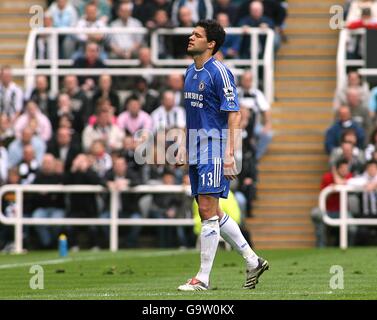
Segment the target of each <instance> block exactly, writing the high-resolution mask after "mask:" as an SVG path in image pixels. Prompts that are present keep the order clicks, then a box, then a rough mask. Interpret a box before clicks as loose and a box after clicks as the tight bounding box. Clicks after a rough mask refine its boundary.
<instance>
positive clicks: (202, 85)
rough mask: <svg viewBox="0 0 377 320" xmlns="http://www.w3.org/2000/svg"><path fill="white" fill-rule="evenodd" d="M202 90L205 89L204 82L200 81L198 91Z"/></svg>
mask: <svg viewBox="0 0 377 320" xmlns="http://www.w3.org/2000/svg"><path fill="white" fill-rule="evenodd" d="M204 88H205V84H204V81H200V83H199V91H203V90H204Z"/></svg>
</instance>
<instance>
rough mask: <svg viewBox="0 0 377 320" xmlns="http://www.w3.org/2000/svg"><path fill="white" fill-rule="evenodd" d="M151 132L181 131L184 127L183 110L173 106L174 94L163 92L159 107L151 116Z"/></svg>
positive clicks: (184, 117) (184, 116) (184, 115)
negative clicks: (178, 129) (177, 129)
mask: <svg viewBox="0 0 377 320" xmlns="http://www.w3.org/2000/svg"><path fill="white" fill-rule="evenodd" d="M151 117H152V120H153V130H154V131H155V132H156V131H158V130H169V129H172V128H180V129H183V128H184V127H185V125H186V114H185V110H184V109H183V108H182V107H181V106H177V105H176V104H175V99H174V92H173V91H170V90H168V91H165V92H164V93H163V96H162V101H161V106H159V107H158V108H157V109H156V110H154V111H153V112H152V114H151Z"/></svg>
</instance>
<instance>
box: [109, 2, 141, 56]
mask: <svg viewBox="0 0 377 320" xmlns="http://www.w3.org/2000/svg"><path fill="white" fill-rule="evenodd" d="M131 14H132V3H130V2H122V3H121V4H120V5H119V7H118V19H116V20H115V21H113V22H112V23H111V27H114V28H141V27H143V25H142V23H141V22H140V21H139V20H137V19H136V18H134V17H132V16H131ZM143 38H144V35H142V34H138V33H119V34H112V35H111V36H110V39H111V40H110V47H111V51H112V56H113V57H115V58H121V59H131V58H135V57H136V56H137V52H138V50H139V49H140V48H141V46H142V44H143Z"/></svg>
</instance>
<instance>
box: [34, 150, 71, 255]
mask: <svg viewBox="0 0 377 320" xmlns="http://www.w3.org/2000/svg"><path fill="white" fill-rule="evenodd" d="M62 183H63V176H61V175H58V174H57V173H56V171H55V158H54V156H53V155H52V154H48V153H47V154H45V155H44V156H43V161H42V165H41V168H40V170H38V172H37V174H36V177H35V180H34V182H33V184H52V185H55V184H62ZM32 202H33V204H34V208H35V209H34V211H33V213H32V217H33V218H64V215H65V211H64V210H65V203H64V194H62V193H50V192H48V193H43V194H34V195H33V198H32ZM35 230H36V232H37V235H38V238H39V242H40V244H41V245H42V248H43V249H52V248H53V247H56V244H57V239H58V235H59V228H58V227H47V226H37V227H35Z"/></svg>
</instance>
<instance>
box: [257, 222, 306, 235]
mask: <svg viewBox="0 0 377 320" xmlns="http://www.w3.org/2000/svg"><path fill="white" fill-rule="evenodd" d="M249 226H250V229H251V232H253V233H254V234H262V233H263V234H279V235H281V234H282V233H285V234H294V235H297V234H305V233H308V234H311V233H312V232H313V224H312V223H311V224H310V223H307V224H289V225H282V224H258V223H252V224H250V225H249Z"/></svg>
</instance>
